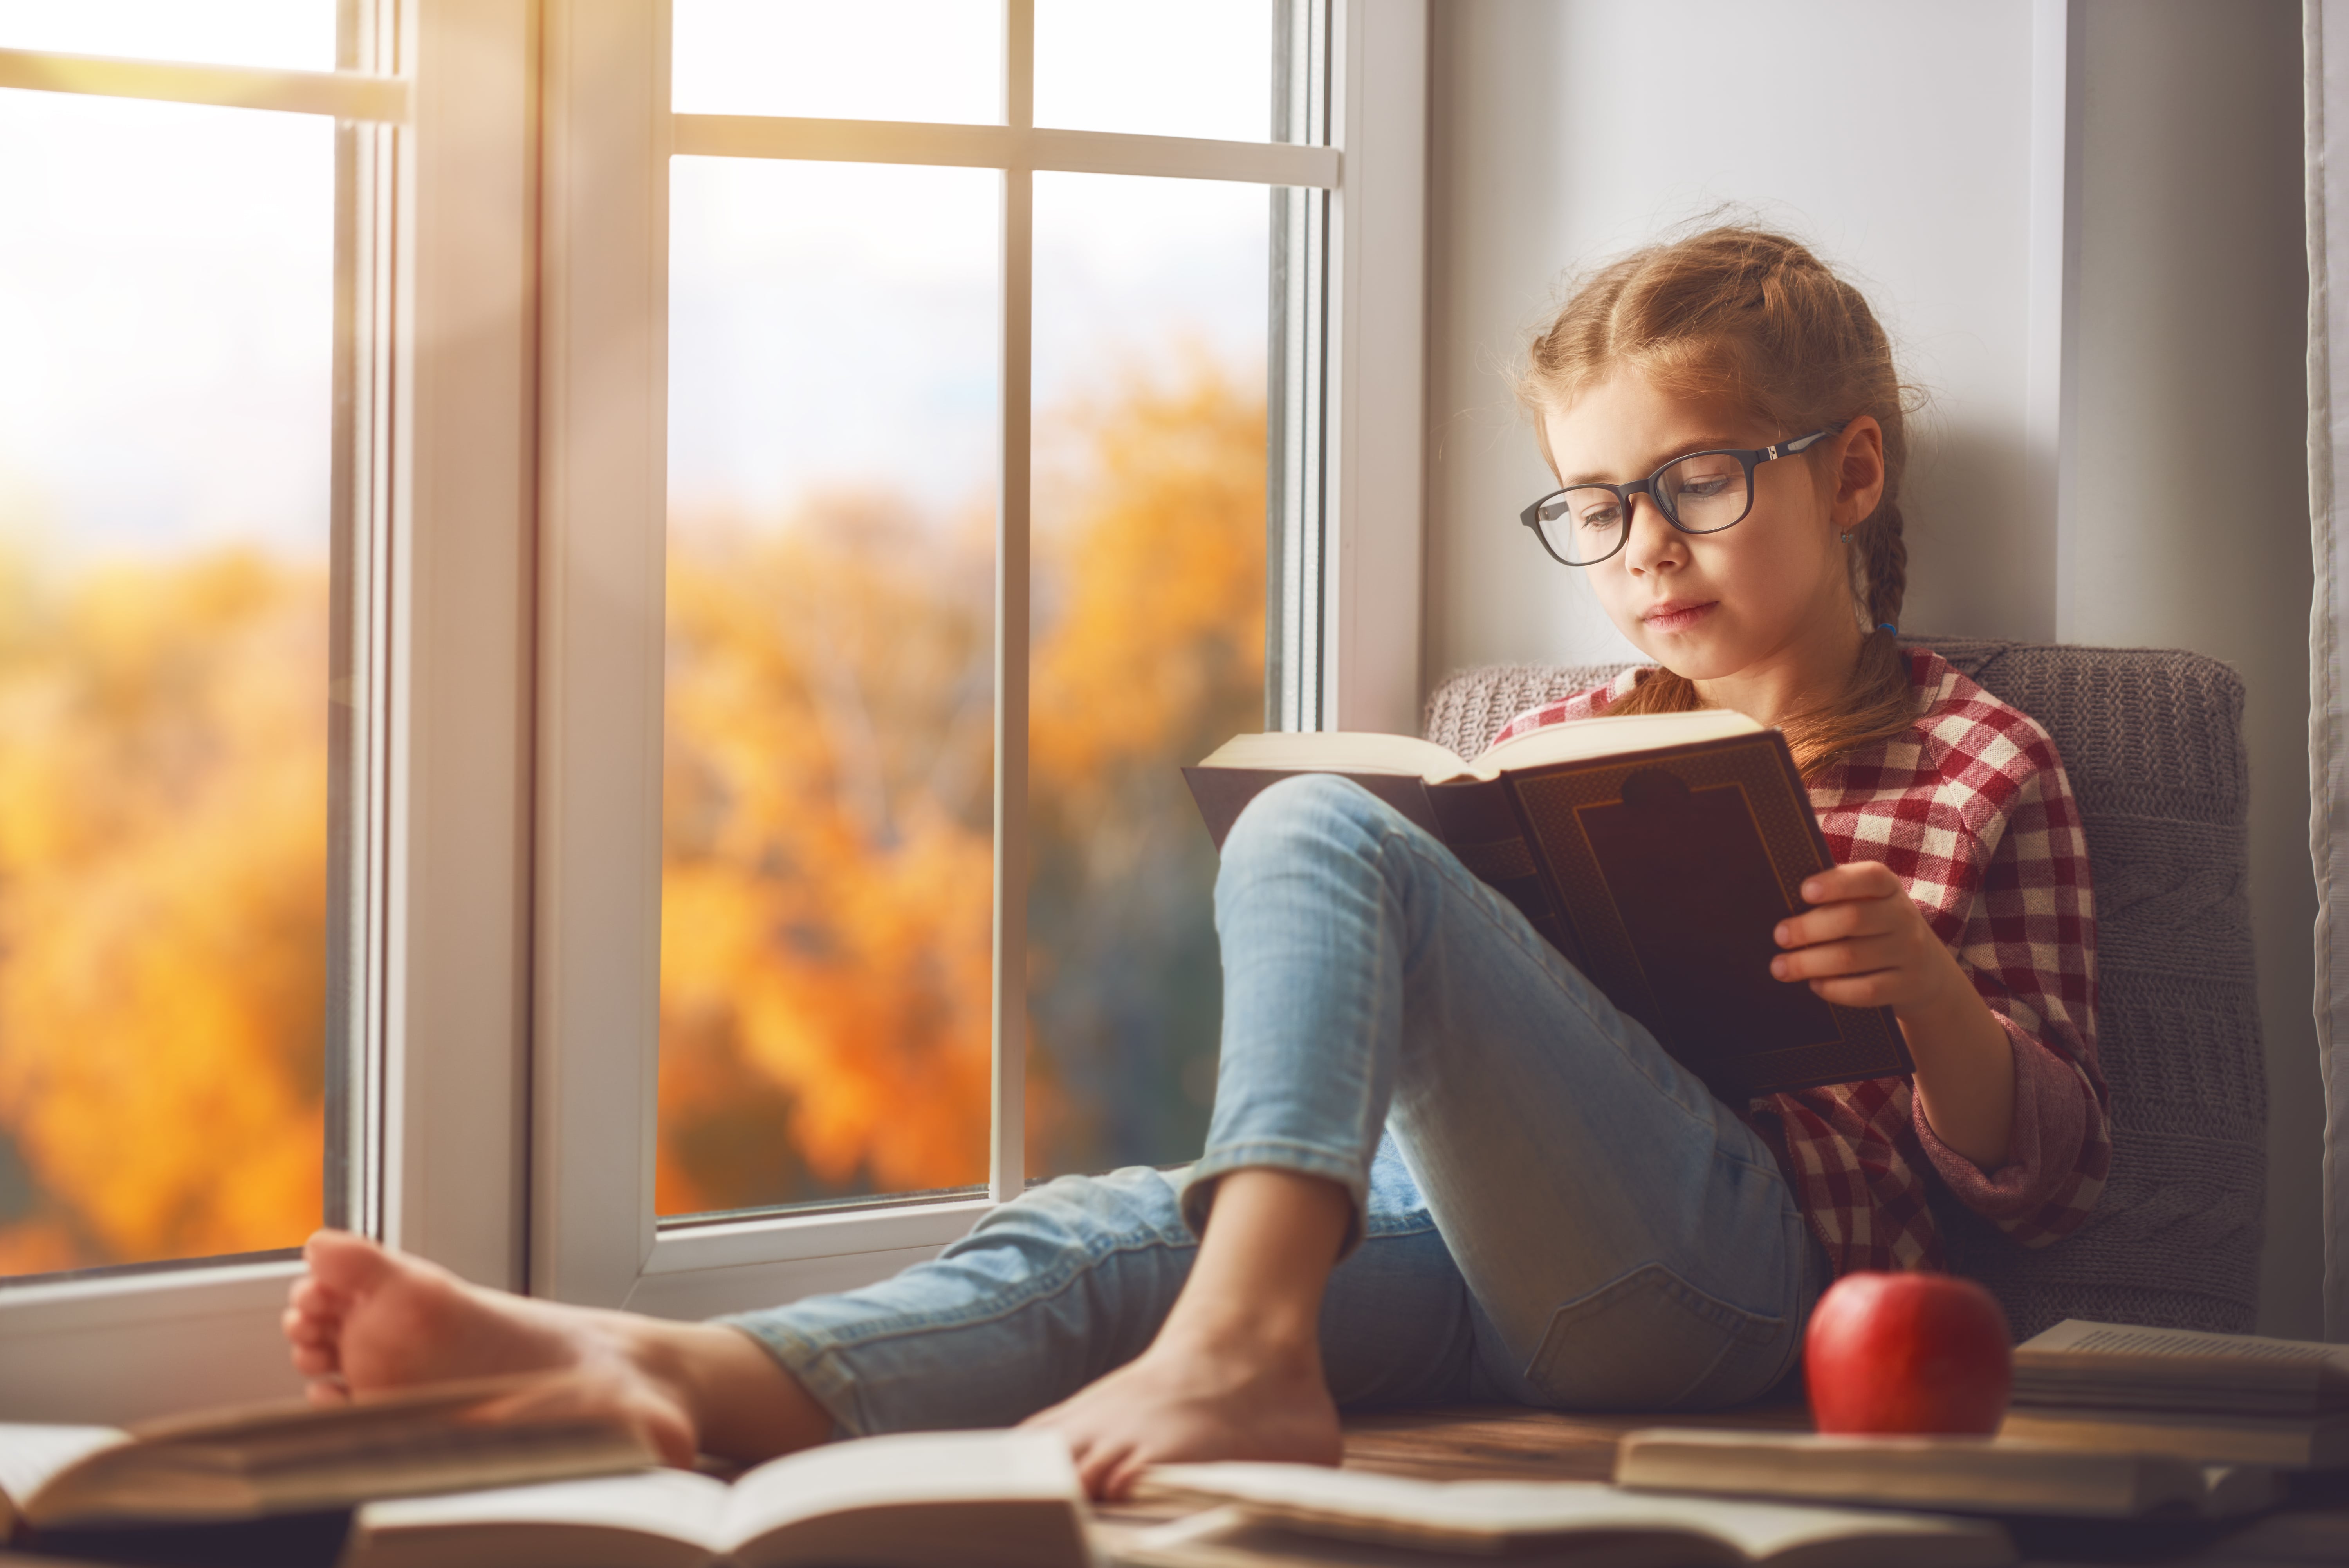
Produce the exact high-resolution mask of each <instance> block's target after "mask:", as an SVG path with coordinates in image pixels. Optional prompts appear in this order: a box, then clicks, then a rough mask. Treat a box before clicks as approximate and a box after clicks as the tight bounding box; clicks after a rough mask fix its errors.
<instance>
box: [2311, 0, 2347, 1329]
mask: <svg viewBox="0 0 2349 1568" xmlns="http://www.w3.org/2000/svg"><path fill="white" fill-rule="evenodd" d="M2302 28H2303V34H2304V38H2305V43H2306V50H2305V56H2304V58H2305V62H2306V64H2305V69H2306V73H2307V76H2306V104H2307V116H2308V143H2307V147H2308V490H2309V512H2310V524H2311V530H2312V536H2311V541H2310V544H2311V548H2312V550H2313V555H2314V560H2315V568H2316V593H2315V598H2314V602H2313V604H2312V605H2311V607H2310V611H2309V647H2308V670H2309V706H2308V766H2309V796H2310V802H2311V805H2310V815H2309V853H2310V855H2311V857H2312V858H2313V860H2314V862H2315V869H2316V897H2317V914H2316V995H2315V1007H2316V1038H2317V1050H2318V1053H2319V1059H2320V1061H2321V1063H2322V1065H2323V1074H2324V1100H2325V1118H2324V1239H2325V1240H2324V1325H2325V1337H2326V1338H2327V1339H2333V1340H2344V1339H2349V908H2344V900H2349V662H2345V661H2349V626H2344V618H2349V555H2344V545H2349V515H2344V507H2349V484H2344V487H2343V488H2342V489H2340V490H2338V491H2336V489H2335V488H2334V478H2335V476H2336V475H2340V476H2344V479H2349V0H2302ZM2328 43H2329V44H2330V45H2331V47H2330V48H2328V47H2327V45H2328ZM2335 265H2338V266H2339V267H2341V269H2342V271H2341V272H2340V273H2338V274H2336V273H2335V272H2334V271H2333V268H2334V266H2335Z"/></svg>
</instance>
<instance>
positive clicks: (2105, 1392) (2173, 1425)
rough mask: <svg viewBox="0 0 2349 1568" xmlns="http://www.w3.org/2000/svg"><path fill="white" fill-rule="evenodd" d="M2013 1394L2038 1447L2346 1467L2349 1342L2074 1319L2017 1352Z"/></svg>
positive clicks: (2011, 1427)
mask: <svg viewBox="0 0 2349 1568" xmlns="http://www.w3.org/2000/svg"><path fill="white" fill-rule="evenodd" d="M2013 1399H2014V1402H2013V1405H2012V1406H2011V1407H2009V1409H2008V1411H2007V1417H2006V1422H2005V1425H2004V1426H2002V1428H2000V1430H2001V1432H2002V1435H2004V1436H2007V1437H2012V1438H2027V1439H2029V1440H2031V1441H2033V1442H2040V1443H2060V1444H2063V1445H2065V1446H2067V1447H2086V1448H2108V1449H2138V1450H2140V1451H2146V1452H2153V1453H2163V1454H2175V1455H2178V1456H2181V1457H2184V1458H2187V1459H2198V1460H2201V1461H2204V1462H2208V1463H2222V1462H2231V1463H2238V1464H2264V1465H2277V1466H2282V1467H2284V1468H2287V1469H2330V1468H2333V1467H2334V1466H2341V1465H2349V1345H2323V1344H2319V1343H2317V1342H2315V1341H2313V1340H2293V1339H2263V1338H2261V1337H2259V1336H2258V1335H2255V1334H2202V1333H2197V1332H2194V1331H2192V1330H2189V1329H2173V1328H2147V1327H2141V1326H2138V1325H2136V1324H2116V1323H2090V1322H2086V1321H2085V1320H2082V1319H2079V1318H2066V1319H2065V1320H2064V1321H2063V1322H2062V1323H2059V1324H2056V1325H2055V1326H2054V1328H2051V1329H2049V1330H2048V1331H2047V1332H2046V1333H2044V1334H2039V1335H2037V1336H2035V1337H2033V1338H2032V1339H2028V1340H2025V1341H2024V1342H2023V1344H2021V1345H2017V1346H2016V1347H2015V1351H2014V1396H2013Z"/></svg>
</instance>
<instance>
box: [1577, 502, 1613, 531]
mask: <svg viewBox="0 0 2349 1568" xmlns="http://www.w3.org/2000/svg"><path fill="white" fill-rule="evenodd" d="M1622 517H1623V508H1622V507H1621V505H1619V504H1618V503H1616V502H1615V501H1613V500H1611V499H1610V500H1608V501H1604V502H1600V503H1598V504H1594V505H1589V506H1578V507H1576V508H1575V509H1574V520H1575V521H1576V522H1577V523H1579V524H1581V525H1582V526H1584V527H1585V528H1612V527H1614V526H1615V524H1617V523H1619V522H1620V521H1621V520H1622Z"/></svg>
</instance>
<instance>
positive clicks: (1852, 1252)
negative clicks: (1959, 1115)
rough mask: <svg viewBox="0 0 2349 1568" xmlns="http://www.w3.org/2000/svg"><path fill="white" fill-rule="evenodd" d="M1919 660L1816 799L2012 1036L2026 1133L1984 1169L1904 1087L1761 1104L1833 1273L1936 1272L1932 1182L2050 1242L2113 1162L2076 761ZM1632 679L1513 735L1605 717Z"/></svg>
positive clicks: (1758, 1118) (1931, 660) (2016, 1230)
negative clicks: (1949, 1140)
mask: <svg viewBox="0 0 2349 1568" xmlns="http://www.w3.org/2000/svg"><path fill="white" fill-rule="evenodd" d="M1639 674H1640V672H1639V671H1636V670H1630V671H1626V672H1625V673H1624V674H1623V675H1622V676H1621V677H1619V679H1618V680H1616V682H1615V683H1614V684H1613V685H1612V686H1611V687H1602V688H1597V689H1594V690H1593V691H1586V692H1580V693H1578V694H1577V695H1575V696H1573V697H1569V698H1567V699H1565V700H1563V701H1557V702H1554V703H1551V704H1549V705H1548V706H1547V707H1545V708H1539V709H1536V710H1534V711H1532V712H1529V713H1526V714H1522V715H1520V716H1519V717H1518V718H1516V719H1515V720H1512V721H1511V722H1510V723H1509V725H1508V727H1507V728H1506V730H1504V731H1503V732H1502V734H1503V735H1504V736H1505V737H1506V736H1507V735H1511V734H1517V733H1521V732H1524V731H1526V730H1528V729H1533V728H1537V727H1539V726H1542V725H1545V724H1555V723H1564V722H1568V721H1569V720H1573V719H1583V718H1589V717H1593V716H1595V715H1597V714H1599V713H1603V712H1604V711H1606V710H1607V708H1608V707H1609V705H1610V703H1611V702H1612V701H1614V699H1616V698H1617V697H1619V696H1621V695H1622V694H1623V693H1624V692H1627V691H1630V686H1631V684H1632V682H1634V681H1635V680H1638V679H1639ZM1909 674H1910V680H1911V683H1912V684H1913V685H1914V686H1915V687H1916V689H1917V691H1918V695H1919V707H1920V717H1919V719H1918V722H1917V726H1916V728H1915V729H1914V730H1913V731H1911V732H1909V734H1908V735H1905V736H1902V737H1899V738H1897V739H1895V740H1893V741H1890V742H1884V743H1882V744H1879V745H1876V746H1871V747H1868V748H1867V749H1865V750H1863V751H1861V752H1857V753H1852V754H1850V755H1848V756H1846V757H1844V758H1842V759H1840V760H1839V761H1837V763H1833V764H1831V765H1830V766H1829V767H1828V768H1826V770H1824V771H1822V772H1821V773H1820V774H1819V775H1818V776H1816V778H1814V779H1813V780H1812V782H1811V786H1810V788H1811V804H1812V806H1813V808H1814V810H1816V813H1817V815H1818V818H1819V826H1820V830H1821V832H1822V833H1824V834H1825V836H1826V841H1827V846H1828V847H1829V848H1830V849H1831V850H1832V851H1833V852H1834V854H1835V857H1836V859H1837V861H1838V862H1849V861H1853V860H1880V861H1882V862H1883V863H1884V864H1885V865H1887V866H1889V867H1891V868H1892V870H1893V871H1894V872H1895V873H1896V874H1898V875H1899V877H1900V879H1901V881H1902V882H1903V883H1904V884H1906V886H1907V887H1908V889H1909V896H1910V897H1911V898H1914V899H1916V901H1917V903H1918V905H1919V907H1920V909H1922V910H1923V912H1924V915H1925V919H1926V923H1927V924H1928V925H1930V927H1931V928H1932V929H1933V931H1934V934H1936V935H1937V936H1939V937H1940V939H1941V940H1943V941H1944V942H1946V943H1948V944H1949V946H1950V948H1951V950H1952V951H1954V952H1955V953H1956V954H1957V956H1958V961H1959V963H1960V964H1961V966H1962V967H1963V968H1964V970H1965V971H1966V973H1967V975H1968V976H1969V978H1971V980H1972V981H1973V983H1974V988H1975V990H1976V991H1977V992H1980V993H1981V995H1982V1001H1983V1002H1985V1003H1986V1004H1987V1005H1988V1007H1989V1008H1990V1011H1991V1012H1992V1016H1994V1017H1995V1018H1997V1020H1998V1021H1999V1023H2000V1026H2001V1027H2002V1028H2003V1029H2004V1030H2005V1031H2006V1033H2007V1037H2008V1040H2009V1043H2010V1044H2011V1045H2012V1047H2013V1053H2014V1070H2015V1098H2014V1105H2015V1116H2014V1131H2013V1137H2012V1139H2011V1142H2010V1146H2009V1151H2008V1161H2007V1163H2006V1164H2005V1165H2004V1166H2002V1167H2001V1168H1998V1169H1996V1170H1992V1171H1985V1170H1983V1169H1982V1168H1980V1167H1978V1166H1976V1165H1975V1164H1974V1163H1973V1162H1972V1161H1971V1160H1970V1159H1968V1158H1966V1157H1965V1156H1963V1155H1961V1154H1959V1153H1958V1152H1957V1151H1956V1150H1954V1149H1951V1148H1950V1147H1948V1146H1947V1145H1945V1144H1943V1143H1942V1142H1941V1140H1940V1138H1939V1137H1936V1136H1935V1135H1934V1133H1933V1129H1932V1126H1931V1124H1930V1123H1929V1122H1928V1121H1927V1120H1926V1119H1925V1116H1924V1114H1923V1111H1922V1109H1921V1107H1920V1106H1918V1105H1917V1103H1916V1096H1915V1093H1914V1088H1913V1085H1912V1084H1911V1083H1910V1081H1909V1079H1908V1078H1906V1077H1899V1078H1878V1079H1873V1080H1870V1081H1868V1082H1864V1083H1857V1084H1838V1085H1831V1086H1829V1087H1826V1088H1818V1089H1805V1090H1801V1091H1798V1092H1796V1093H1794V1094H1786V1095H1773V1096H1768V1097H1767V1098H1764V1099H1761V1100H1756V1101H1754V1103H1753V1105H1752V1106H1749V1107H1748V1109H1747V1112H1746V1117H1747V1120H1748V1121H1749V1122H1750V1123H1751V1124H1752V1125H1753V1126H1754V1127H1755V1128H1756V1130H1757V1131H1759V1132H1761V1133H1762V1135H1763V1136H1764V1138H1765V1139H1766V1140H1767V1141H1769V1142H1770V1144H1771V1145H1772V1146H1773V1148H1774V1150H1775V1153H1776V1154H1777V1155H1778V1158H1779V1164H1780V1166H1781V1168H1783V1169H1784V1170H1785V1173H1786V1177H1787V1179H1788V1181H1789V1182H1790V1183H1791V1184H1792V1185H1793V1187H1794V1188H1795V1193H1796V1195H1797V1198H1798V1199H1799V1201H1800V1202H1801V1205H1802V1207H1803V1210H1804V1211H1805V1212H1806V1215H1807V1216H1808V1217H1809V1220H1810V1222H1811V1227H1812V1229H1813V1231H1816V1233H1817V1235H1818V1238H1819V1240H1820V1241H1821V1243H1822V1244H1823V1245H1824V1246H1825V1247H1826V1251H1827V1255H1828V1257H1829V1259H1830V1260H1831V1261H1832V1262H1833V1263H1834V1265H1835V1269H1836V1272H1837V1273H1839V1274H1840V1273H1844V1272H1848V1271H1850V1270H1854V1269H1914V1268H1927V1269H1930V1268H1939V1267H1940V1266H1942V1262H1943V1251H1942V1246H1941V1241H1940V1232H1939V1230H1938V1228H1937V1227H1936V1225H1935V1223H1934V1220H1933V1214H1932V1210H1931V1207H1930V1202H1929V1199H1928V1182H1929V1181H1930V1180H1938V1181H1940V1183H1941V1185H1942V1186H1943V1187H1944V1188H1945V1189H1947V1190H1949V1191H1950V1192H1951V1193H1952V1194H1953V1195H1954V1196H1955V1197H1957V1198H1958V1199H1959V1200H1960V1201H1961V1202H1962V1203H1964V1204H1965V1205H1966V1206H1967V1207H1968V1208H1970V1209H1972V1210H1974V1211H1975V1212H1977V1213H1980V1214H1982V1215H1983V1216H1984V1217H1986V1218H1987V1219H1989V1220H1992V1222H1993V1223H1994V1224H1996V1225H1997V1226H1998V1227H1999V1228H2000V1229H2001V1230H2002V1231H2005V1232H2006V1234H2007V1235H2008V1236H2009V1237H2011V1238H2013V1240H2014V1241H2017V1242H2019V1243H2020V1244H2022V1245H2024V1246H2031V1247H2038V1246H2044V1245H2046V1244H2048V1243H2049V1242H2051V1241H2056V1240H2058V1239H2059V1238H2061V1237H2063V1236H2065V1235H2067V1234H2069V1233H2070V1232H2071V1231H2075V1230H2076V1229H2078V1227H2079V1225H2080V1223H2081V1222H2082V1221H2083V1220H2085V1219H2086V1218H2087V1216H2088V1213H2089V1210H2092V1209H2093V1208H2094V1207H2095V1201H2096V1198H2097V1196H2098V1194H2099V1193H2100V1192H2101V1191H2102V1190H2103V1189H2104V1183H2105V1177H2106V1172H2107V1171H2108V1169H2109V1168H2110V1167H2111V1163H2112V1136H2111V1128H2110V1123H2109V1119H2108V1116H2107V1102H2106V1089H2105V1084H2104V1080H2103V1078H2102V1076H2101V1075H2099V1074H2098V1073H2097V1070H2096V1053H2095V1001H2096V979H2095V948H2096V937H2095V907H2094V898H2093V895H2092V893H2091V890H2090V888H2089V882H2088V853H2087V841H2086V839H2085V836H2083V835H2082V832H2081V829H2080V816H2079V810H2078V807H2077V805H2075V802H2074V800H2073V798H2072V790H2071V784H2070V783H2069V781H2068V780H2066V779H2065V777H2064V766H2063V762H2062V760H2061V759H2060V758H2059V757H2058V756H2057V755H2056V753H2055V747H2054V742H2053V741H2051V740H2050V739H2049V738H2048V735H2047V732H2045V731H2044V730H2043V729H2041V728H2040V727H2039V725H2038V724H2037V723H2036V722H2033V720H2031V719H2030V718H2029V717H2028V716H2026V715H2025V714H2023V712H2022V711H2019V710H2017V709H2015V708H2013V707H2012V706H2010V705H2009V704H2007V703H2005V702H2002V701H1999V700H1998V699H1997V698H1995V697H1992V695H1991V694H1990V693H1989V692H1987V691H1983V690H1982V688H1981V687H1979V686H1977V685H1975V684H1974V682H1973V681H1971V680H1968V679H1967V678H1966V677H1965V676H1964V675H1962V674H1961V673H1960V672H1959V671H1958V670H1956V669H1954V668H1953V667H1951V665H1950V664H1949V663H1948V662H1947V661H1946V660H1944V659H1940V657H1938V656H1937V655H1934V654H1932V653H1930V652H1926V651H1923V650H1920V649H1912V650H1910V651H1909Z"/></svg>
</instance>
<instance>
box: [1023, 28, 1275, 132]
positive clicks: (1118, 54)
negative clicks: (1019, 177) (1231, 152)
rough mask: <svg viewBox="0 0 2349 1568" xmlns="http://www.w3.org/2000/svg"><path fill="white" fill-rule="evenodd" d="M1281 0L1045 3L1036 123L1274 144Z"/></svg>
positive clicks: (1038, 41) (1038, 42)
mask: <svg viewBox="0 0 2349 1568" xmlns="http://www.w3.org/2000/svg"><path fill="white" fill-rule="evenodd" d="M1273 10H1274V0H1184V3H1183V4H1181V5H1168V4H1166V0H1036V123H1037V124H1039V125H1050V126H1066V127H1069V128H1071V129H1074V130H1123V131H1132V132H1138V133H1142V134H1146V135H1151V136H1206V137H1215V138H1217V139H1220V140H1226V141H1268V140H1272V57H1273V42H1272V40H1273V33H1272V22H1273Z"/></svg>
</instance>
